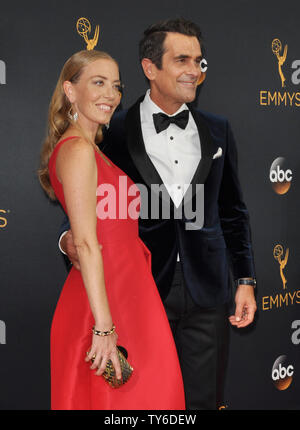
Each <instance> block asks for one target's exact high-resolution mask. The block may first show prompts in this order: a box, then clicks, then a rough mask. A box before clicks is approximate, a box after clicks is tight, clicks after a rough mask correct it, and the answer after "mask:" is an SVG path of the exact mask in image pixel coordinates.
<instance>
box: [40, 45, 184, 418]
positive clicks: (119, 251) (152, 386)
mask: <svg viewBox="0 0 300 430" xmlns="http://www.w3.org/2000/svg"><path fill="white" fill-rule="evenodd" d="M120 98H121V83H120V77H119V69H118V65H117V63H116V61H115V60H114V59H112V58H111V57H110V56H109V55H108V54H106V53H104V52H100V51H81V52H78V53H76V54H74V55H73V56H72V57H71V58H70V59H69V60H68V61H67V62H66V63H65V65H64V67H63V70H62V72H61V75H60V78H59V80H58V83H57V86H56V89H55V91H54V94H53V97H52V100H51V104H50V109H49V123H48V130H49V131H48V136H47V138H46V140H45V143H44V146H43V149H42V154H41V168H40V171H39V178H40V182H41V184H42V186H43V188H44V189H45V190H46V192H47V193H48V195H49V196H50V197H51V198H52V199H58V200H59V202H60V204H61V205H62V207H63V209H64V211H65V212H66V213H67V215H68V217H69V220H70V224H71V230H72V234H73V239H74V243H75V245H76V249H77V252H78V255H79V262H80V271H79V270H77V269H75V268H74V267H73V268H72V269H71V271H70V273H69V275H68V277H67V279H66V282H65V284H64V286H63V289H62V292H61V294H60V298H59V300H58V303H57V307H56V310H55V314H54V317H53V321H52V327H51V408H52V409H119V410H121V409H131V410H132V409H136V410H137V409H162V410H163V409H165V410H174V409H184V408H185V401H184V391H183V383H182V376H181V371H180V367H179V362H178V357H177V352H176V348H175V344H174V341H173V337H172V333H171V330H170V327H169V323H168V320H167V317H166V314H165V311H164V307H163V305H162V302H161V299H160V296H159V293H158V290H157V287H156V285H155V282H154V280H153V277H152V273H151V254H150V252H149V250H148V249H147V248H146V246H145V245H144V243H143V242H142V241H141V239H140V238H139V236H138V219H137V218H138V209H139V204H140V200H139V191H138V188H137V187H136V185H135V184H133V182H132V181H131V180H130V178H129V177H128V176H126V175H125V173H124V172H122V171H121V170H120V169H119V168H118V167H117V166H116V165H114V164H113V163H112V162H111V161H110V160H109V159H108V158H107V157H105V156H104V154H103V153H102V152H101V151H100V150H99V148H98V146H97V143H99V142H100V141H101V138H102V132H101V127H102V126H103V125H104V124H107V123H109V121H110V118H111V116H112V114H113V112H114V110H115V109H116V107H117V106H118V104H119V103H120ZM121 182H122V187H120V183H121ZM124 183H126V187H127V189H126V191H127V195H125V196H124V195H122V196H121V197H120V193H121V192H123V193H124ZM129 189H130V193H129V192H128V191H129ZM124 202H125V203H124ZM124 204H125V205H126V207H125V210H126V211H127V214H126V217H124ZM108 206H109V213H108V212H107V208H108ZM121 206H122V207H121ZM100 244H101V245H100ZM117 345H121V346H123V347H124V348H126V350H127V351H128V362H129V363H130V365H131V366H132V367H133V369H134V370H133V373H132V375H131V377H130V378H129V380H128V381H127V382H126V383H124V384H122V385H120V386H119V387H118V388H113V387H111V386H110V385H109V384H108V383H107V381H106V380H105V379H104V377H103V376H101V375H102V374H103V372H104V370H105V367H106V364H107V362H108V360H111V362H112V364H113V367H114V368H115V372H116V377H117V378H118V379H119V380H120V381H122V374H121V367H120V362H119V358H118V354H117Z"/></svg>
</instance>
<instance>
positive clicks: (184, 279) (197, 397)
mask: <svg viewBox="0 0 300 430" xmlns="http://www.w3.org/2000/svg"><path fill="white" fill-rule="evenodd" d="M202 49H203V47H202V40H201V33H200V30H199V28H198V27H197V26H196V25H195V24H194V23H192V22H189V21H186V20H184V19H175V20H168V21H165V22H161V23H158V24H155V25H152V26H151V27H149V28H148V29H147V30H146V31H145V32H144V36H143V38H142V40H141V42H140V61H141V65H142V68H143V71H144V74H145V76H146V78H147V80H148V82H149V85H150V90H148V91H147V93H146V95H145V96H143V97H142V98H140V99H139V100H138V101H137V103H136V104H134V105H133V106H132V107H131V108H130V109H129V110H128V111H127V110H126V111H121V112H120V113H118V114H116V115H115V117H114V118H113V120H112V122H111V124H110V127H109V130H108V132H107V134H106V136H105V139H104V142H103V144H102V147H101V149H102V150H103V152H104V153H105V154H106V155H107V156H108V157H109V158H110V159H111V160H112V161H113V162H114V163H115V164H116V165H117V166H119V167H120V168H121V169H122V170H123V171H124V172H125V173H126V174H127V175H128V176H129V177H130V178H131V179H132V180H133V181H134V182H135V183H136V184H142V185H143V186H146V187H147V189H148V190H149V193H148V200H147V201H145V200H144V201H143V200H142V209H143V205H146V204H147V205H150V208H151V204H153V203H152V202H153V199H151V197H153V196H156V197H157V195H156V194H157V188H154V187H153V185H155V184H156V185H159V187H160V190H161V191H162V192H160V193H159V202H160V204H161V207H160V209H159V211H158V213H159V214H158V216H156V217H152V219H151V216H150V213H151V210H149V216H148V217H147V216H143V217H140V219H139V234H140V237H141V239H142V240H143V241H144V243H145V244H146V246H147V247H148V248H149V250H150V251H151V254H152V272H153V276H154V279H155V281H156V284H157V287H158V289H159V292H160V295H161V298H162V301H163V304H164V306H165V309H166V313H167V316H168V318H169V322H170V326H171V329H172V332H173V335H174V340H175V343H176V346H177V351H178V356H179V360H180V365H181V369H182V375H183V380H184V387H185V395H186V407H187V409H216V408H217V407H218V406H219V405H220V404H221V402H222V388H223V381H224V370H225V365H226V354H227V346H228V328H229V321H230V322H231V324H232V325H234V326H236V327H238V328H242V327H245V326H247V325H249V324H251V322H252V321H253V319H254V314H255V311H256V303H255V295H254V288H255V279H254V277H255V271H254V262H253V253H252V245H251V235H250V227H249V219H248V218H249V217H248V212H247V208H246V206H245V204H244V202H243V197H242V192H241V188H240V183H239V179H238V168H237V152H236V146H235V141H234V137H233V134H232V131H231V128H230V125H229V124H228V121H227V120H226V119H224V118H221V117H219V116H215V115H212V114H209V113H204V112H202V111H199V110H196V109H194V108H192V107H191V106H190V105H189V103H191V102H193V101H194V99H195V97H196V90H197V86H198V84H199V82H201V80H202V79H203V74H202V71H201V61H202V60H203V55H202ZM201 185H202V186H201ZM167 199H169V204H170V212H169V215H170V216H169V217H168V218H166V217H165V216H164V211H163V210H162V208H163V206H164V205H166V204H167V202H166V200H167ZM188 206H189V208H191V207H192V208H193V211H189V213H191V212H192V215H191V216H187V215H186V212H187V211H186V210H185V209H187V208H188ZM179 208H181V209H182V217H178V215H176V214H178V209H179ZM199 214H200V215H199ZM201 214H203V216H202V215H201ZM198 215H199V216H198ZM68 229H69V227H68V226H67V225H64V226H63V227H62V230H68ZM61 248H62V249H63V250H65V251H66V253H67V254H68V256H69V258H70V260H71V261H72V262H73V264H75V265H76V264H78V262H77V259H76V252H75V249H74V247H73V243H72V234H71V231H68V233H67V234H65V235H64V236H63V238H62V239H61ZM129 252H130V250H129ZM230 268H231V271H230ZM230 273H232V275H233V278H234V280H235V283H236V286H235V312H234V314H233V315H232V316H231V317H229V310H228V307H229V303H230V301H231V290H232V288H231V280H230V279H231V278H230ZM141 287H142V286H141ZM157 336H159V333H157ZM162 353H163V351H162ZM162 378H163V376H162ZM158 389H159V387H158Z"/></svg>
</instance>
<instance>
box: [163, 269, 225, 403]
mask: <svg viewBox="0 0 300 430" xmlns="http://www.w3.org/2000/svg"><path fill="white" fill-rule="evenodd" d="M163 303H164V306H165V309H166V313H167V316H168V319H169V322H170V326H171V329H172V332H173V336H174V340H175V343H176V347H177V352H178V357H179V362H180V366H181V371H182V376H183V383H184V391H185V399H186V409H198V410H215V409H218V407H219V406H220V405H221V404H222V401H223V388H224V377H225V370H226V364H227V353H228V343H229V339H228V333H229V322H228V306H227V305H222V306H218V307H216V308H203V307H200V306H198V305H197V304H195V303H194V301H193V299H192V297H191V295H190V294H189V291H188V289H187V287H186V285H185V282H184V278H183V274H182V270H181V263H180V262H177V265H176V271H175V275H174V279H173V283H172V286H171V289H170V292H169V294H168V296H167V297H166V299H165V300H164V301H163Z"/></svg>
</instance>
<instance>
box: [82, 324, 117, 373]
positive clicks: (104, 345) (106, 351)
mask: <svg viewBox="0 0 300 430" xmlns="http://www.w3.org/2000/svg"><path fill="white" fill-rule="evenodd" d="M117 340H118V335H117V334H116V332H114V333H112V334H110V335H108V336H97V335H95V334H93V339H92V346H91V349H90V351H89V353H88V355H87V356H86V359H85V361H90V360H92V358H93V357H95V358H94V362H93V364H92V365H91V367H90V368H91V369H97V368H98V370H97V372H96V375H97V376H99V375H102V373H103V372H104V370H105V367H106V364H107V361H108V360H111V361H112V364H113V366H114V369H115V372H116V378H117V379H122V372H121V366H120V361H119V357H118V353H117Z"/></svg>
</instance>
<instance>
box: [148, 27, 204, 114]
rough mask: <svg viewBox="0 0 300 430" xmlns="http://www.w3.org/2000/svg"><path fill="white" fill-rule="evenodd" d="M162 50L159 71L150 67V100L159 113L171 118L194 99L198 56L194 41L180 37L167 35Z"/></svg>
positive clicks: (197, 73) (194, 38)
mask: <svg viewBox="0 0 300 430" xmlns="http://www.w3.org/2000/svg"><path fill="white" fill-rule="evenodd" d="M164 48H165V53H164V55H163V58H162V69H161V70H159V69H157V67H156V66H155V65H153V66H152V67H153V75H154V79H153V80H150V86H151V98H152V100H153V101H154V102H155V103H156V104H157V105H158V106H159V107H161V109H163V110H164V111H165V112H167V113H169V114H172V113H174V112H176V111H177V110H178V109H179V108H180V106H181V105H182V104H183V103H190V102H192V101H193V100H194V99H195V97H196V89H197V82H198V80H199V78H200V76H201V68H200V62H201V59H202V52H201V47H200V44H199V41H198V39H197V38H196V37H194V36H185V35H183V34H180V33H167V36H166V39H165V42H164Z"/></svg>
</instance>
